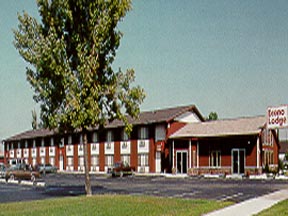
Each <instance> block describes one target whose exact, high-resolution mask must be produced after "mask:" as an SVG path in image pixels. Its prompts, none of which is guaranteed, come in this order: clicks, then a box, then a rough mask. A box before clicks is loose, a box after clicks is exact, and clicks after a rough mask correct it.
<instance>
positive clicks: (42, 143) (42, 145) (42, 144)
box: [41, 139, 45, 147]
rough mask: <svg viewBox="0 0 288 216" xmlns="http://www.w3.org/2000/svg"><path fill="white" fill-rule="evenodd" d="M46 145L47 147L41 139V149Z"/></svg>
mask: <svg viewBox="0 0 288 216" xmlns="http://www.w3.org/2000/svg"><path fill="white" fill-rule="evenodd" d="M44 145H45V141H44V139H41V147H44Z"/></svg>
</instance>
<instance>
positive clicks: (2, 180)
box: [0, 179, 46, 187]
mask: <svg viewBox="0 0 288 216" xmlns="http://www.w3.org/2000/svg"><path fill="white" fill-rule="evenodd" d="M0 183H5V184H18V185H25V186H35V187H45V186H46V183H45V182H31V181H26V180H22V181H18V180H8V181H7V182H6V180H5V179H0Z"/></svg>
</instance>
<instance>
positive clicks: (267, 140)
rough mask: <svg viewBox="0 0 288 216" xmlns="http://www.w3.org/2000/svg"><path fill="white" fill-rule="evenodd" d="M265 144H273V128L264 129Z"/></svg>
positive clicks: (263, 138)
mask: <svg viewBox="0 0 288 216" xmlns="http://www.w3.org/2000/svg"><path fill="white" fill-rule="evenodd" d="M262 142H263V145H268V146H273V133H272V131H271V130H268V129H264V130H263V132H262Z"/></svg>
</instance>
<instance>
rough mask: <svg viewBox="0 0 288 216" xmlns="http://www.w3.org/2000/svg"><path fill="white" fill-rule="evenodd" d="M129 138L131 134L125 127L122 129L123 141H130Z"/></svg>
mask: <svg viewBox="0 0 288 216" xmlns="http://www.w3.org/2000/svg"><path fill="white" fill-rule="evenodd" d="M128 140H129V136H128V134H127V133H126V131H125V129H123V130H122V141H128Z"/></svg>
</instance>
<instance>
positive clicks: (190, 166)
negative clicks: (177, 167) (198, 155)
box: [189, 139, 192, 169]
mask: <svg viewBox="0 0 288 216" xmlns="http://www.w3.org/2000/svg"><path fill="white" fill-rule="evenodd" d="M191 168H192V153H191V139H190V140H189V169H191Z"/></svg>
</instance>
